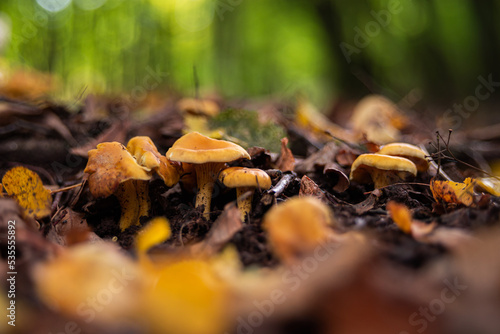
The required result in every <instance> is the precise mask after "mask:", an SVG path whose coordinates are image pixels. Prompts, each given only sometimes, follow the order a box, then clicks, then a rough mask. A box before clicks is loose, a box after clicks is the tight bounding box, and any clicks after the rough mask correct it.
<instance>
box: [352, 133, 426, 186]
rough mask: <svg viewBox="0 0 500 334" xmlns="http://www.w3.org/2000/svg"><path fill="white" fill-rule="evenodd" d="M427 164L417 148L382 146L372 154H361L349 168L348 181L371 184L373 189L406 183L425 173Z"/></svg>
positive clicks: (397, 144)
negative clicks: (400, 182) (418, 174)
mask: <svg viewBox="0 0 500 334" xmlns="http://www.w3.org/2000/svg"><path fill="white" fill-rule="evenodd" d="M428 168H429V162H428V161H427V159H426V157H425V153H424V152H423V151H422V150H421V149H420V148H418V147H416V146H413V145H410V144H406V143H392V144H387V145H385V146H382V147H381V148H380V150H379V151H378V152H376V153H374V154H361V155H360V156H359V157H358V158H356V160H354V162H353V164H352V166H351V174H350V179H351V180H352V181H356V182H358V183H373V184H374V186H375V189H378V188H382V187H385V186H388V185H390V184H394V183H397V182H399V181H408V180H411V179H412V178H414V177H415V176H417V172H425V171H426V170H427V169H428Z"/></svg>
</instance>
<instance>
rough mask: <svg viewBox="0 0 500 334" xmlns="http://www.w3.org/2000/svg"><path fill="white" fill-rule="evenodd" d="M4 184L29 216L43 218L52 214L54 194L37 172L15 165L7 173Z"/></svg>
mask: <svg viewBox="0 0 500 334" xmlns="http://www.w3.org/2000/svg"><path fill="white" fill-rule="evenodd" d="M2 184H3V187H4V188H5V191H7V194H9V195H10V196H12V197H13V198H14V199H15V200H16V201H17V203H19V205H20V206H21V207H22V208H23V209H24V210H25V213H26V215H28V216H29V217H32V218H43V217H45V216H48V215H49V214H50V212H51V206H52V196H51V194H50V190H48V189H46V188H45V187H44V186H43V183H42V179H40V176H38V174H37V173H35V172H33V171H31V170H29V169H28V168H25V167H22V166H19V167H14V168H12V169H10V170H9V171H7V173H5V175H4V176H3V178H2Z"/></svg>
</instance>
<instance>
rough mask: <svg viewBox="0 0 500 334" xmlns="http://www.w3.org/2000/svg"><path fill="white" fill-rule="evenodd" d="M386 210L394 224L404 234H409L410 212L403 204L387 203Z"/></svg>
mask: <svg viewBox="0 0 500 334" xmlns="http://www.w3.org/2000/svg"><path fill="white" fill-rule="evenodd" d="M386 207H387V210H388V211H389V214H390V215H391V218H392V220H393V221H394V223H395V224H396V225H397V226H398V227H399V229H400V230H401V231H403V232H404V233H406V234H410V233H411V225H412V218H411V212H410V210H408V208H407V207H406V206H405V205H404V204H400V203H397V202H394V201H390V202H389V203H387V206H386Z"/></svg>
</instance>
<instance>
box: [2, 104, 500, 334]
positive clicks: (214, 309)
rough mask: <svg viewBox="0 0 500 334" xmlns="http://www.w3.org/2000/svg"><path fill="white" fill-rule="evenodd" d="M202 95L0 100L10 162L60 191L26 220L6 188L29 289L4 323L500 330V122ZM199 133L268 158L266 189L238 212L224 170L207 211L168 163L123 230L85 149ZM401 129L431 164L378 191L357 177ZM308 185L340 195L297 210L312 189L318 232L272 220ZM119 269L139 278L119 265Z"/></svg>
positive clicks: (111, 328) (20, 288) (18, 265)
mask: <svg viewBox="0 0 500 334" xmlns="http://www.w3.org/2000/svg"><path fill="white" fill-rule="evenodd" d="M193 101H196V100H190V99H181V100H179V99H159V98H154V97H153V96H152V97H150V98H148V99H147V100H146V101H142V103H141V105H140V109H141V112H140V113H137V112H131V110H136V109H139V106H138V105H136V104H134V103H133V101H132V102H131V101H130V100H127V99H119V98H116V99H111V98H109V97H99V96H93V95H88V96H87V98H86V99H85V100H84V101H79V102H78V103H74V104H57V103H53V102H47V101H40V100H38V101H36V102H34V101H29V100H27V99H23V98H7V97H4V98H2V99H0V156H1V157H2V158H1V159H0V175H1V176H3V175H4V174H6V173H7V171H9V170H11V169H12V168H14V167H16V166H24V167H26V168H28V169H29V170H31V171H33V172H35V173H37V174H38V176H39V177H40V178H41V180H42V182H43V185H44V186H45V188H46V189H48V190H49V191H50V192H51V202H50V204H49V209H50V210H49V211H48V213H47V214H46V215H41V216H37V215H36V214H35V215H33V214H31V215H30V214H29V213H28V212H27V211H26V208H25V207H23V205H22V203H21V205H20V206H19V205H18V204H17V203H16V201H15V199H16V195H12V194H11V193H10V192H9V189H7V188H5V185H4V190H3V191H4V192H3V198H0V244H1V245H2V262H1V266H2V270H1V274H0V276H1V277H2V282H8V284H7V286H6V290H7V291H12V288H14V292H15V295H13V296H11V295H10V294H8V293H5V294H2V296H0V304H2V305H5V308H4V310H5V309H6V308H8V307H9V305H15V311H14V315H15V317H14V318H12V314H13V313H12V312H11V311H10V315H11V318H10V319H11V320H9V317H7V321H4V320H2V323H1V324H0V329H2V332H3V329H6V328H9V327H10V326H12V323H11V324H10V325H9V323H8V322H9V321H11V322H12V319H15V321H14V323H15V325H16V326H15V328H14V329H15V330H17V331H18V332H19V333H96V332H98V333H165V332H170V331H171V332H172V333H222V332H228V333H346V334H347V333H384V334H385V333H423V332H425V333H498V328H500V318H499V317H498V314H500V257H498V256H497V254H498V252H499V251H500V229H499V223H500V199H499V197H497V196H495V195H499V194H500V181H498V180H497V179H495V176H500V163H499V162H500V149H499V142H500V136H499V135H498V134H499V133H500V131H498V130H499V129H500V127H499V126H495V125H492V126H489V127H487V128H481V129H477V130H474V129H472V130H470V129H469V130H467V131H454V132H451V133H448V132H444V133H443V132H442V131H441V132H440V133H439V134H436V133H434V132H432V131H427V130H422V129H429V128H433V126H432V122H433V121H434V120H427V119H421V118H419V117H417V116H416V115H415V114H414V113H412V112H411V110H404V109H403V110H401V109H400V108H397V107H396V106H395V105H393V104H392V103H391V102H389V101H388V100H385V99H382V98H379V97H376V98H374V99H373V100H370V99H369V98H368V99H365V100H363V101H361V102H360V103H358V104H357V105H356V106H355V107H354V111H353V108H350V109H349V110H347V111H346V112H345V115H347V116H345V115H344V116H345V117H344V119H347V121H345V124H342V126H340V125H337V124H335V123H332V122H331V121H330V120H328V119H327V118H326V117H324V116H322V115H320V114H319V113H318V112H317V111H316V110H314V108H313V107H312V106H311V105H310V104H309V103H308V102H307V101H304V100H299V101H298V102H297V103H292V102H290V101H276V100H272V99H269V100H266V101H244V102H243V101H236V102H234V101H222V100H220V99H219V100H217V99H216V100H215V102H213V101H212V102H210V103H209V102H203V103H201V102H200V101H201V100H199V101H198V102H193ZM193 105H194V107H193ZM212 108H213V109H214V110H215V111H214V112H211V111H210V110H212ZM245 110H252V111H245ZM338 118H339V119H342V117H338ZM192 131H198V132H202V133H204V134H206V135H211V136H212V137H216V138H218V139H221V140H227V141H232V142H235V143H237V144H239V145H241V146H243V147H244V148H245V149H246V150H247V152H248V154H249V156H250V159H245V158H243V159H239V160H236V161H230V162H228V165H229V166H240V167H247V168H255V169H260V170H263V171H265V172H266V173H267V175H269V177H270V179H271V182H272V184H271V186H270V188H269V189H267V190H266V189H259V188H257V189H256V190H255V193H254V195H253V198H252V210H251V212H250V213H249V215H248V217H247V219H246V220H245V221H241V219H240V218H239V211H238V208H237V205H236V197H237V196H236V191H235V190H234V189H230V188H227V187H226V186H224V185H223V184H222V183H221V182H220V181H218V182H217V183H216V184H215V187H214V191H213V196H212V202H211V207H210V208H209V215H208V216H205V215H204V214H203V209H204V207H196V206H195V200H196V192H197V189H196V185H194V186H193V183H192V182H194V181H192V180H191V179H190V178H189V176H190V173H189V172H187V171H186V170H184V171H183V173H181V180H180V182H179V183H176V184H175V185H173V186H171V187H169V186H167V185H166V184H165V182H164V180H163V179H162V177H160V176H159V175H156V174H155V175H152V176H151V179H150V181H148V188H147V197H148V201H149V202H148V203H149V210H147V212H146V213H145V214H144V215H141V216H140V218H139V219H138V220H137V224H133V225H132V226H130V227H127V228H126V229H123V230H122V229H121V228H120V225H119V221H120V219H121V215H122V214H123V212H124V209H123V208H122V207H121V205H122V204H123V202H121V201H120V200H119V199H118V198H117V196H115V195H111V196H108V197H106V198H98V197H96V196H94V195H93V194H92V193H91V191H90V190H89V183H91V182H92V180H91V179H90V178H89V173H84V169H85V167H86V165H87V163H88V151H90V150H93V149H95V148H96V146H97V145H98V144H100V143H104V142H119V143H122V144H124V145H127V142H128V140H129V139H131V138H133V137H134V136H148V137H149V138H150V139H151V140H152V142H153V143H154V144H155V146H156V147H157V148H158V151H159V152H160V154H161V155H162V156H165V152H167V151H168V149H169V148H170V147H172V145H174V143H175V142H176V140H178V139H179V138H180V137H182V136H183V135H184V134H185V133H189V132H192ZM282 138H286V139H282ZM280 140H281V142H280ZM390 142H398V143H408V144H413V145H415V148H416V149H419V150H421V152H422V154H423V155H424V156H425V158H426V160H427V162H426V163H425V164H426V168H423V169H422V170H419V171H418V173H416V176H413V177H411V178H410V177H408V176H407V175H406V176H404V177H402V178H400V179H397V180H395V179H394V178H395V177H397V176H399V177H401V176H402V173H399V174H398V172H394V171H390V172H389V176H388V179H389V181H384V182H385V183H384V184H383V185H382V186H379V187H378V188H375V187H374V184H373V182H372V180H371V179H370V177H366V176H365V177H364V180H361V179H360V180H353V177H352V174H353V173H352V169H354V168H353V164H355V161H356V159H359V157H360V156H361V155H363V154H373V153H376V152H379V150H380V149H381V148H383V146H382V145H381V144H382V143H384V144H385V143H390ZM422 143H423V144H422ZM382 157H385V155H384V156H382ZM138 161H139V159H138ZM117 168H118V167H117ZM106 173H107V174H106V175H111V174H109V172H106ZM395 175H396V176H395ZM350 176H351V177H350ZM372 178H375V177H374V176H372ZM384 178H385V176H384ZM468 178H470V179H468ZM384 180H385V179H384ZM3 183H6V181H5V179H4V181H3ZM102 186H103V187H104V185H102ZM66 188H68V189H66ZM34 196H35V197H36V194H34ZM246 196H248V193H247V194H246ZM298 197H300V198H310V197H312V198H314V203H315V205H320V207H318V209H317V211H321V210H323V208H326V209H325V210H326V212H328V214H326V216H328V217H327V218H328V219H327V222H325V223H323V222H321V223H318V221H319V220H321V219H322V218H321V217H322V216H321V215H320V216H317V215H314V214H313V215H312V216H305V217H304V218H299V217H298V216H299V215H300V214H301V211H304V212H306V213H307V211H308V210H309V208H308V207H307V205H308V204H307V203H305V202H304V203H302V202H298V204H297V205H299V209H298V210H297V211H293V210H296V209H295V208H290V210H291V212H294V213H293V215H297V216H296V217H292V220H294V219H295V220H294V222H293V223H291V224H292V225H293V224H301V226H302V225H303V228H304V230H300V231H299V230H294V229H293V228H291V229H290V230H288V229H287V228H288V227H287V224H286V223H284V222H283V221H285V220H286V219H288V218H285V216H282V217H280V218H279V219H278V222H277V223H276V224H274V225H275V227H274V229H272V227H271V225H272V223H271V222H270V220H271V218H266V215H267V214H268V213H269V212H270V210H273V208H276V207H280V206H282V205H285V204H286V203H287V202H289V201H290V199H292V198H298ZM18 202H19V199H18ZM290 203H291V202H290ZM318 203H319V204H318ZM268 216H269V217H270V215H268ZM155 217H165V218H166V219H167V220H166V221H168V225H165V224H166V223H165V224H164V225H165V226H168V229H169V230H170V231H169V232H168V233H167V232H165V235H164V234H163V233H164V232H162V231H163V230H162V227H161V226H164V225H161V223H158V224H157V225H154V224H152V223H151V224H150V222H151V221H152V219H153V218H155ZM207 217H208V219H207ZM266 219H267V222H266ZM13 221H15V228H13V227H12V226H14V225H13V224H12V222H13ZM166 221H163V222H166ZM11 225H12V226H11ZM149 225H150V226H153V225H154V227H155V228H158V230H155V229H153V228H151V229H150V230H149V231H148V229H147V227H148V226H149ZM315 225H317V226H315ZM314 229H318V230H317V231H316V230H314ZM11 230H13V231H15V233H14V232H13V233H11V232H9V231H11ZM313 230H314V231H313ZM273 231H274V232H273ZM310 231H313V232H310ZM273 233H274V234H273ZM315 233H316V234H315ZM309 234H311V235H313V234H314V235H315V236H314V237H311V236H310V235H309ZM10 235H15V239H14V240H15V244H14V243H9V241H10V240H11V239H12V238H9V236H10ZM318 235H320V236H319V237H318ZM139 236H143V237H142V239H141V240H139V239H140V238H139ZM162 236H163V237H162ZM310 237H311V238H312V239H311V238H310ZM144 240H145V241H144ZM11 245H15V247H14V248H8V246H11ZM11 249H12V250H15V260H14V267H10V266H11V265H12V264H11V262H10V261H11V260H12V259H13V258H10V257H9V255H12V254H14V253H10V250H11ZM186 263H187V264H189V263H194V264H196V265H195V267H194V269H193V268H191V267H185V265H186ZM123 268H131V269H130V271H131V272H134V273H136V274H134V275H129V276H130V279H129V278H128V277H129V276H127V275H125V274H124V275H122V277H121V278H117V276H116V275H115V274H116V272H117V271H118V272H121V270H122V269H123ZM123 270H124V269H123ZM169 270H171V272H170V271H169ZM9 272H16V274H13V275H11V274H8V273H9ZM110 272H112V273H113V275H115V276H113V275H111V274H110ZM195 276H196V277H195ZM209 276H210V277H209ZM11 277H14V282H15V285H14V286H13V285H12V284H11V283H12V281H8V280H7V279H9V278H11ZM113 277H114V278H113ZM124 277H125V279H124ZM110 279H112V280H113V282H114V283H110V282H111V281H110ZM211 280H213V281H216V283H213V282H212V281H211ZM151 281H153V282H154V283H151ZM208 281H210V282H208ZM9 282H10V283H9ZM117 282H118V283H117ZM207 282H208V283H207ZM115 283H116V284H117V285H119V289H116V290H119V292H114V289H113V288H112V284H115ZM161 283H165V285H162V284H161ZM120 284H123V286H120ZM9 289H10V290H9ZM103 291H104V292H103ZM109 291H111V292H109ZM105 292H106V293H105ZM144 296H146V297H144ZM139 299H140V301H138V300H139ZM143 299H144V300H143ZM12 300H14V301H15V304H9V303H12ZM8 312H9V311H8ZM7 315H8V316H9V313H8V314H7Z"/></svg>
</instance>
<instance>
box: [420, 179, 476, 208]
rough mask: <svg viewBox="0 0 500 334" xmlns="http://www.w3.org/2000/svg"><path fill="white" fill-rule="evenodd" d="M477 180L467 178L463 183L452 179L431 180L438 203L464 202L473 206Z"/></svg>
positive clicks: (433, 194) (432, 189)
mask: <svg viewBox="0 0 500 334" xmlns="http://www.w3.org/2000/svg"><path fill="white" fill-rule="evenodd" d="M475 183H476V182H475V180H473V179H471V178H470V177H468V178H466V179H465V180H464V182H463V183H460V182H452V181H439V180H434V179H433V180H432V181H431V186H430V187H431V191H432V196H434V199H435V200H436V202H438V203H442V202H445V203H447V204H463V205H465V206H471V205H472V204H473V203H474V185H475Z"/></svg>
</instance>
